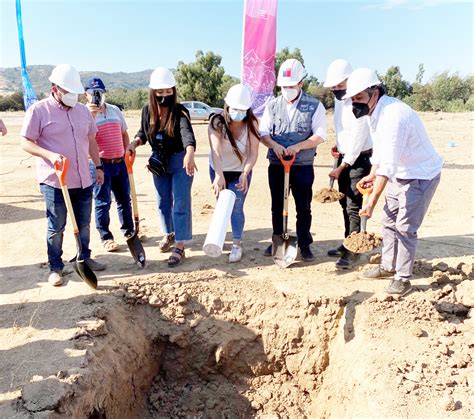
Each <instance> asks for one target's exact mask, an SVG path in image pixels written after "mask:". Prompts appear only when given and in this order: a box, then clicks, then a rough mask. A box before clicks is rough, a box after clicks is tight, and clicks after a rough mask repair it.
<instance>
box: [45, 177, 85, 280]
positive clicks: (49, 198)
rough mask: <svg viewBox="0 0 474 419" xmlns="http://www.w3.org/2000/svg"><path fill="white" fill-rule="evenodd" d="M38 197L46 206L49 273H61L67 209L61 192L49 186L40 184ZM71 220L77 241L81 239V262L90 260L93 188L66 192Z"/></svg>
mask: <svg viewBox="0 0 474 419" xmlns="http://www.w3.org/2000/svg"><path fill="white" fill-rule="evenodd" d="M40 189H41V193H42V194H43V196H44V200H45V203H46V218H47V220H48V230H47V236H46V240H47V245H48V262H49V269H50V270H51V271H60V270H62V269H63V268H64V263H63V261H62V259H61V256H62V254H63V249H62V247H63V236H64V228H65V227H66V217H67V209H66V204H65V203H64V197H63V193H62V190H61V189H59V188H53V187H52V186H49V185H45V184H44V183H42V184H40ZM69 196H70V197H71V202H72V208H73V211H74V216H75V217H76V223H77V227H78V229H79V237H80V238H81V244H82V254H81V255H79V257H80V258H81V259H88V258H90V256H91V251H90V249H89V239H90V223H91V211H92V185H91V186H89V187H88V188H85V189H81V188H75V189H69Z"/></svg>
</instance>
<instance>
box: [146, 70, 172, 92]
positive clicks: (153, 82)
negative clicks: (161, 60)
mask: <svg viewBox="0 0 474 419" xmlns="http://www.w3.org/2000/svg"><path fill="white" fill-rule="evenodd" d="M174 86H176V79H175V78H174V76H173V73H172V72H171V71H169V70H168V69H167V68H165V67H158V68H156V69H155V70H153V73H151V76H150V84H149V85H148V87H149V88H150V89H169V88H171V87H174Z"/></svg>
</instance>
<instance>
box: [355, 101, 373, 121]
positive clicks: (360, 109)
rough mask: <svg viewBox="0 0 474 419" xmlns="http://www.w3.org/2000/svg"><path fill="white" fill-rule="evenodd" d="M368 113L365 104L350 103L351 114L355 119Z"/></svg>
mask: <svg viewBox="0 0 474 419" xmlns="http://www.w3.org/2000/svg"><path fill="white" fill-rule="evenodd" d="M369 100H370V99H369ZM369 112H370V108H369V105H368V104H367V103H362V102H352V113H353V114H354V116H355V117H356V118H357V119H358V118H362V117H363V116H366V115H368V114H369Z"/></svg>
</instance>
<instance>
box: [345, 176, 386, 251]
mask: <svg viewBox="0 0 474 419" xmlns="http://www.w3.org/2000/svg"><path fill="white" fill-rule="evenodd" d="M372 189H373V186H369V187H368V188H363V187H361V186H360V185H359V184H357V190H358V191H359V192H360V193H361V194H362V207H364V206H365V205H366V203H367V200H368V199H369V195H370V194H371V192H372ZM381 242H382V240H381V238H379V237H377V236H375V235H374V234H372V233H367V216H364V215H363V216H361V217H360V233H352V234H351V235H350V236H348V237H346V239H345V240H344V243H343V244H344V247H345V248H346V249H348V250H350V251H351V252H354V253H365V252H370V251H371V250H373V249H375V248H377V247H379V246H380V244H381Z"/></svg>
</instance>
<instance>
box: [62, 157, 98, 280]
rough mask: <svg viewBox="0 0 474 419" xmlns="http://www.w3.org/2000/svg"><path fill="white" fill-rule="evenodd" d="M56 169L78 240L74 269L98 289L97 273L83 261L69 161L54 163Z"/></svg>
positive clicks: (73, 263)
mask: <svg viewBox="0 0 474 419" xmlns="http://www.w3.org/2000/svg"><path fill="white" fill-rule="evenodd" d="M54 168H55V170H56V175H57V176H58V178H59V184H60V185H61V190H62V191H63V196H64V202H65V203H66V208H67V212H68V213H69V216H70V217H71V223H72V228H73V230H74V237H75V239H76V247H77V255H76V258H75V259H74V260H73V261H72V262H71V263H72V267H73V268H74V270H75V271H76V273H77V274H78V275H79V276H80V277H81V279H82V280H83V281H84V282H85V283H86V284H87V285H89V286H90V287H91V288H94V289H96V288H97V277H96V276H95V273H94V272H92V269H91V268H89V266H87V265H86V263H85V262H84V260H83V259H81V253H82V243H81V237H80V236H79V229H78V228H77V223H76V217H75V216H74V210H73V207H72V202H71V198H70V196H69V190H68V189H67V185H66V173H67V171H68V168H69V160H68V159H67V158H66V157H63V160H62V165H61V164H60V163H57V162H56V163H54Z"/></svg>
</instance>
